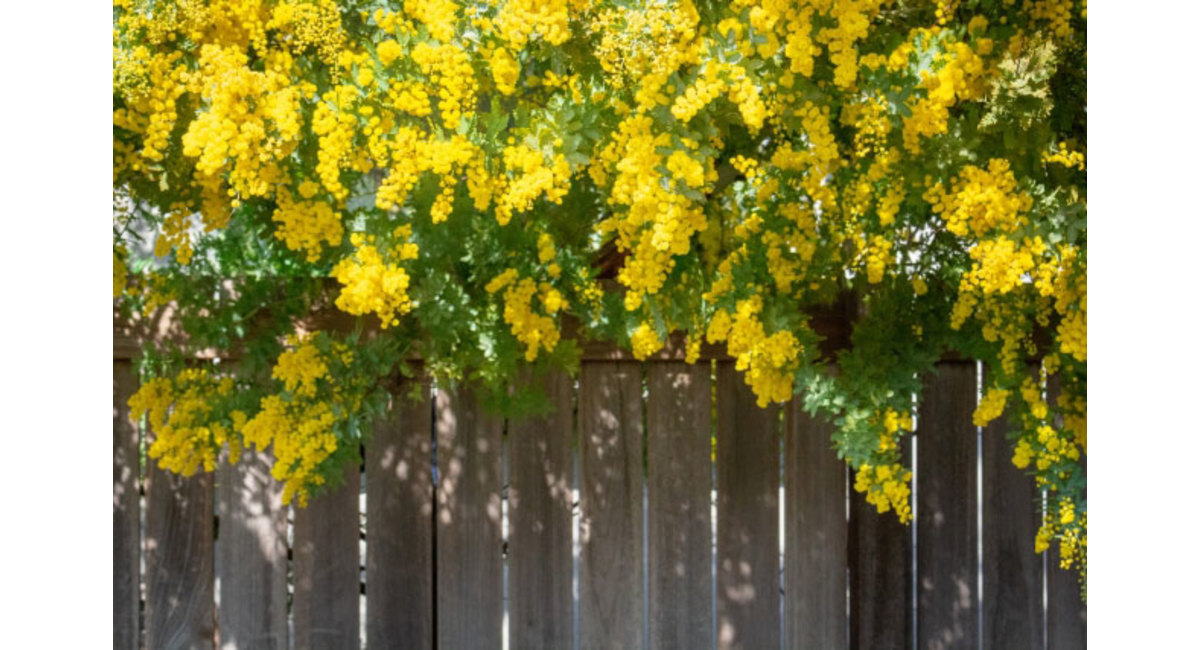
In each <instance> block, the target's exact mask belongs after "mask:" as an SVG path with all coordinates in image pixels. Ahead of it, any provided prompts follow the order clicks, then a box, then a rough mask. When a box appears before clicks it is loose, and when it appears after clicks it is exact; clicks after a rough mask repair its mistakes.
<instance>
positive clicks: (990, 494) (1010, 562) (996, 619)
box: [982, 383, 1046, 650]
mask: <svg viewBox="0 0 1200 650" xmlns="http://www.w3.org/2000/svg"><path fill="white" fill-rule="evenodd" d="M985 385H986V383H985ZM1010 399H1011V398H1010ZM1017 399H1019V397H1017ZM1010 404H1011V401H1010ZM1007 417H1008V413H1007V412H1006V413H1005V415H1004V416H1002V417H1000V418H998V419H996V420H994V421H992V422H991V423H990V424H988V426H987V427H985V428H984V430H983V502H982V508H983V631H982V634H983V647H985V648H1030V650H1041V649H1042V648H1044V647H1045V639H1044V638H1043V637H1044V635H1043V627H1044V626H1045V622H1046V617H1045V611H1044V609H1043V607H1042V580H1043V575H1042V556H1041V555H1038V554H1037V553H1035V552H1034V550H1033V538H1034V535H1036V534H1037V530H1038V502H1039V501H1040V500H1041V494H1040V492H1039V491H1038V489H1037V486H1036V485H1035V484H1034V480H1033V477H1031V476H1028V475H1027V474H1026V473H1025V472H1024V471H1022V470H1019V469H1017V468H1016V467H1015V466H1014V465H1013V464H1012V443H1011V442H1009V440H1008V437H1007V435H1006V434H1007V432H1008V431H1009V430H1010V426H1009V425H1008V422H1007Z"/></svg>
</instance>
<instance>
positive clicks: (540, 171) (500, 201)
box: [496, 144, 571, 226]
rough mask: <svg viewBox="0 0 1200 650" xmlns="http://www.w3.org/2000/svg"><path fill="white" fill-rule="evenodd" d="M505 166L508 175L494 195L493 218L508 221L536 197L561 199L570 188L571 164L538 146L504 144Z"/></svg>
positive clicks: (551, 199)
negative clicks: (494, 208)
mask: <svg viewBox="0 0 1200 650" xmlns="http://www.w3.org/2000/svg"><path fill="white" fill-rule="evenodd" d="M504 168H505V170H506V171H507V172H508V174H509V175H508V176H507V177H506V178H505V180H504V182H503V183H502V185H501V187H500V190H499V195H498V196H497V197H496V221H498V222H499V223H500V225H502V226H503V225H507V224H508V222H509V221H510V220H512V217H513V213H514V212H525V211H526V210H529V209H530V208H532V207H533V202H534V201H536V200H537V199H538V198H539V197H543V196H544V197H545V198H546V200H547V201H549V202H551V203H555V204H559V203H562V200H563V197H565V196H566V195H567V190H569V189H570V181H571V166H570V165H569V164H567V159H566V158H564V157H563V155H562V154H554V155H553V157H549V158H548V157H547V156H546V154H545V153H543V152H542V150H540V149H535V148H533V147H530V146H527V145H523V144H521V145H509V146H507V147H505V148H504Z"/></svg>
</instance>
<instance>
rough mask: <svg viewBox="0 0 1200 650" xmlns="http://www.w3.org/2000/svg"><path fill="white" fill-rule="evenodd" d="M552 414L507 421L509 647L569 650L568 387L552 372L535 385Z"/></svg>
mask: <svg viewBox="0 0 1200 650" xmlns="http://www.w3.org/2000/svg"><path fill="white" fill-rule="evenodd" d="M538 385H539V386H540V387H541V388H542V389H543V390H544V391H545V395H546V396H547V397H548V398H549V400H550V405H551V408H552V409H553V410H552V411H551V412H550V413H548V414H546V415H541V416H536V417H526V418H519V419H510V420H509V422H508V449H509V463H508V464H509V468H510V469H509V489H508V490H509V491H508V517H509V534H508V562H509V572H508V580H509V592H508V593H509V597H508V608H509V616H508V620H509V639H510V641H509V643H510V647H512V648H569V647H571V645H572V643H574V626H573V611H572V610H573V603H572V602H571V588H572V585H571V582H572V571H573V568H572V558H571V553H572V548H571V544H572V541H571V501H572V475H573V472H574V468H573V466H572V465H573V463H572V460H571V445H572V437H573V428H574V422H573V419H574V418H573V415H574V414H573V412H572V409H573V408H574V404H573V403H572V402H573V398H572V383H571V380H570V378H569V377H567V375H566V373H563V372H561V371H555V372H553V373H552V374H550V375H548V376H547V377H544V378H542V379H540V380H538Z"/></svg>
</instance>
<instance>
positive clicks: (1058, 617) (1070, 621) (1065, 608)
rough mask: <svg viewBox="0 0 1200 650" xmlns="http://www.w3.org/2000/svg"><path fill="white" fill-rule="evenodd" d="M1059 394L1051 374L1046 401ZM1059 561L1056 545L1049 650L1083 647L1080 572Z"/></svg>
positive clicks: (1050, 573)
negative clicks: (1063, 565) (1066, 567)
mask: <svg viewBox="0 0 1200 650" xmlns="http://www.w3.org/2000/svg"><path fill="white" fill-rule="evenodd" d="M1061 391H1062V389H1061V386H1060V383H1059V377H1058V375H1051V376H1050V378H1049V380H1048V381H1047V382H1046V400H1047V402H1049V403H1050V404H1056V403H1058V396H1059V394H1060V393H1061ZM1054 424H1055V426H1056V427H1058V428H1059V429H1060V430H1061V428H1062V424H1063V423H1062V419H1061V418H1058V419H1057V421H1056V422H1055V423H1054ZM1082 465H1083V471H1084V473H1085V474H1086V473H1087V456H1084V457H1083V463H1082ZM1084 496H1085V497H1086V496H1087V494H1086V492H1085V494H1084ZM1031 543H1032V542H1031ZM1061 562H1062V556H1061V555H1060V554H1059V552H1058V544H1057V542H1056V543H1054V544H1052V545H1051V550H1049V551H1047V552H1046V567H1047V568H1046V646H1047V647H1048V648H1050V650H1075V649H1076V648H1086V647H1087V603H1085V602H1084V601H1083V592H1082V591H1081V589H1080V584H1079V571H1078V570H1077V569H1076V568H1072V569H1064V568H1062V566H1061Z"/></svg>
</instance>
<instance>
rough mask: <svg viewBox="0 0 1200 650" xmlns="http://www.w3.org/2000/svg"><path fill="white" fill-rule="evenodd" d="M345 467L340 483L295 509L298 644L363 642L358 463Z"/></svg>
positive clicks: (318, 647)
mask: <svg viewBox="0 0 1200 650" xmlns="http://www.w3.org/2000/svg"><path fill="white" fill-rule="evenodd" d="M344 471H345V474H344V475H343V481H342V484H341V485H340V486H338V487H337V488H335V489H334V490H332V491H329V492H326V493H324V494H321V495H318V496H314V497H311V498H310V499H309V502H308V505H307V506H306V507H303V508H299V507H296V508H295V509H294V512H295V515H294V516H295V524H294V529H293V531H292V532H293V537H294V542H293V552H292V557H293V570H294V577H293V580H294V587H293V594H294V596H293V601H292V619H293V630H294V632H293V634H294V636H293V639H294V642H293V645H294V647H295V649H296V650H324V649H328V650H339V649H345V648H357V647H359V639H358V626H359V620H358V604H359V603H358V596H359V585H358V583H359V564H358V524H359V521H358V490H359V472H358V464H357V463H348V464H347V465H346V467H345V470H344Z"/></svg>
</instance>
